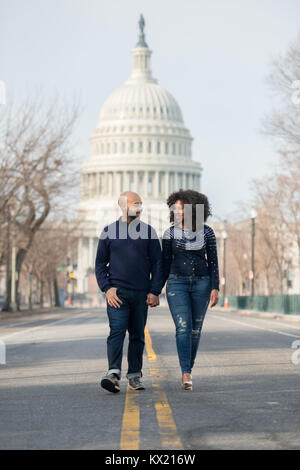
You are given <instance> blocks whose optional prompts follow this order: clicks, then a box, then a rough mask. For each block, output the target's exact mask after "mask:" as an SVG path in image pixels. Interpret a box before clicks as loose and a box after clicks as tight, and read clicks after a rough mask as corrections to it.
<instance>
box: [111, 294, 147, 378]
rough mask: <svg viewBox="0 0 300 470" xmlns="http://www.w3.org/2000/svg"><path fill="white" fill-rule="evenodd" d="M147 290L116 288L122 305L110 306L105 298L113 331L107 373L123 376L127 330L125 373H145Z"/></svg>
mask: <svg viewBox="0 0 300 470" xmlns="http://www.w3.org/2000/svg"><path fill="white" fill-rule="evenodd" d="M147 294H148V291H146V290H142V291H141V290H129V289H126V288H124V287H118V288H117V296H118V297H119V299H120V300H122V304H120V308H116V307H111V306H110V305H109V304H108V302H107V301H106V305H107V315H108V319H109V326H110V335H109V336H108V338H107V358H108V369H109V370H108V372H107V375H108V374H111V373H114V374H116V375H117V376H118V377H119V379H120V378H121V369H122V367H121V366H122V357H123V343H124V339H125V335H126V331H127V330H128V333H129V344H128V354H127V359H128V372H127V375H126V377H127V378H128V379H130V378H132V377H142V375H143V374H142V365H143V352H144V347H145V335H144V329H145V325H146V321H147V312H148V305H147V304H146V300H147Z"/></svg>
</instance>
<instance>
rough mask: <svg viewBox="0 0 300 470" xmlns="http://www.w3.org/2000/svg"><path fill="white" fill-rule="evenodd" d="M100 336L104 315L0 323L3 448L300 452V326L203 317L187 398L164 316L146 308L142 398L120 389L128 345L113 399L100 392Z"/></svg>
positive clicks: (73, 313)
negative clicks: (295, 345)
mask: <svg viewBox="0 0 300 470" xmlns="http://www.w3.org/2000/svg"><path fill="white" fill-rule="evenodd" d="M107 334H108V324H107V319H106V312H105V310H104V309H103V308H97V309H92V310H80V309H70V310H68V309H64V310H61V311H56V313H53V314H51V313H47V314H43V315H42V316H30V317H28V318H18V319H15V320H10V319H4V320H3V319H2V320H0V339H1V340H2V341H3V342H4V343H5V346H6V364H2V365H0V420H1V429H0V449H109V450H111V449H114V450H118V449H132V450H133V449H186V450H192V449H298V448H299V443H300V413H299V405H300V380H299V372H300V354H299V355H298V356H297V357H296V356H295V355H297V351H296V350H294V349H292V347H291V346H292V343H293V342H294V341H296V340H297V339H298V340H300V324H290V323H288V322H283V321H280V322H279V321H276V320H268V319H258V318H251V317H246V318H245V317H244V316H241V315H238V314H236V313H227V312H221V311H218V310H216V307H214V308H213V309H210V310H208V313H207V315H206V318H205V321H204V326H203V331H202V337H201V342H200V348H199V351H198V356H197V359H196V364H195V367H194V370H193V384H194V389H193V391H192V392H185V391H183V390H181V383H180V381H181V376H180V369H179V363H178V357H177V352H176V343H175V330H174V325H173V321H172V318H171V316H170V314H169V311H168V309H167V308H166V307H156V308H153V309H149V316H148V323H147V330H146V348H145V354H144V368H143V373H144V377H143V378H144V383H145V385H146V390H144V391H140V392H135V391H128V390H127V380H126V378H125V374H126V366H127V359H126V351H127V339H126V342H125V345H124V359H123V378H122V381H121V392H120V393H118V394H111V393H109V392H107V391H105V390H103V389H101V388H100V386H99V381H100V379H101V376H102V374H103V373H104V372H106V368H107V359H106V337H107ZM293 353H294V356H293V357H294V362H295V363H293V362H292V354H293ZM297 358H298V359H299V360H297ZM295 359H296V360H295ZM298 362H299V364H298Z"/></svg>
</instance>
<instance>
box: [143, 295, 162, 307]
mask: <svg viewBox="0 0 300 470" xmlns="http://www.w3.org/2000/svg"><path fill="white" fill-rule="evenodd" d="M146 304H147V305H149V307H156V306H157V305H159V296H158V295H154V294H151V293H149V294H148V295H147V300H146Z"/></svg>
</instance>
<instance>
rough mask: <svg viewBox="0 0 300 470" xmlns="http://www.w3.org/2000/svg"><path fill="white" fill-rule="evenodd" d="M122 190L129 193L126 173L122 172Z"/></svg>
mask: <svg viewBox="0 0 300 470" xmlns="http://www.w3.org/2000/svg"><path fill="white" fill-rule="evenodd" d="M123 189H124V191H130V188H129V174H128V171H124V172H123Z"/></svg>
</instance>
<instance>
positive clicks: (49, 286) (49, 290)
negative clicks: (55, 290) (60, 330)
mask: <svg viewBox="0 0 300 470" xmlns="http://www.w3.org/2000/svg"><path fill="white" fill-rule="evenodd" d="M48 292H49V302H50V307H53V299H52V290H51V282H50V281H48Z"/></svg>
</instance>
